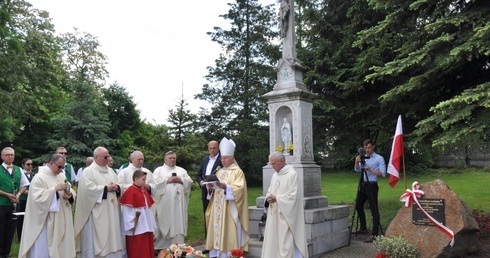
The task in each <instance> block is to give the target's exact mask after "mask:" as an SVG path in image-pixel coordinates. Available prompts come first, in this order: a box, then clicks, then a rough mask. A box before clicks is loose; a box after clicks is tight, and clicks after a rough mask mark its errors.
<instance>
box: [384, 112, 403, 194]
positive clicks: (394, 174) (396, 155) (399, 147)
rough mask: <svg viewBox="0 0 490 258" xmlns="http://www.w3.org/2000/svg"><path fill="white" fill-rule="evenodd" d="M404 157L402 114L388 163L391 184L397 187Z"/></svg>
mask: <svg viewBox="0 0 490 258" xmlns="http://www.w3.org/2000/svg"><path fill="white" fill-rule="evenodd" d="M402 158H403V129H402V116H401V115H400V116H398V122H397V123H396V130H395V137H394V138H393V145H392V147H391V155H390V163H389V164H388V174H390V182H389V183H390V186H391V187H395V186H396V183H398V180H399V179H400V172H401V167H402Z"/></svg>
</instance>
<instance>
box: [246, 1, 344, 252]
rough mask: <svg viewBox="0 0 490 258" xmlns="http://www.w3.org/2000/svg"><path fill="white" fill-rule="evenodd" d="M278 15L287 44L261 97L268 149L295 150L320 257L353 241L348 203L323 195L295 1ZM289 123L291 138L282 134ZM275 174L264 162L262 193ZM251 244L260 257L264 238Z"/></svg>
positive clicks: (255, 214)
mask: <svg viewBox="0 0 490 258" xmlns="http://www.w3.org/2000/svg"><path fill="white" fill-rule="evenodd" d="M279 19H280V22H281V34H282V37H283V38H282V43H283V49H282V58H281V59H280V60H279V63H278V66H277V83H276V84H275V85H274V89H273V91H271V92H269V93H267V94H265V95H263V96H262V97H263V98H266V99H267V100H268V106H269V122H270V128H269V133H270V142H269V149H270V153H272V152H274V151H276V147H277V146H279V145H281V146H283V145H286V144H287V143H289V145H288V146H284V149H285V150H288V149H289V147H290V146H291V147H293V151H292V154H289V155H286V162H287V163H288V164H289V165H291V166H294V168H295V170H296V172H297V173H298V181H299V184H300V191H303V193H304V208H305V223H306V234H307V242H308V254H309V257H320V255H321V254H323V253H325V252H328V251H330V250H333V249H337V248H340V247H343V246H346V245H347V244H348V243H349V237H350V231H349V218H348V216H349V208H348V206H344V205H342V206H333V205H328V198H327V197H326V196H322V195H321V194H322V193H321V169H320V166H318V165H317V164H316V163H315V161H314V156H313V126H312V109H313V99H314V98H316V94H314V93H312V92H310V91H308V89H307V88H306V86H305V84H304V83H303V71H304V67H303V66H302V65H301V62H300V61H299V60H298V59H297V54H296V45H295V42H296V36H295V32H294V31H295V30H294V27H295V26H294V24H295V22H294V0H282V1H281V6H280V9H279ZM286 122H287V125H286V126H284V124H285V123H286ZM288 127H289V128H290V129H289V133H290V134H292V135H290V137H291V138H285V137H283V136H284V135H285V134H287V133H286V130H288V129H287V128H288ZM283 130H285V131H284V132H283ZM289 139H290V141H289ZM273 173H274V169H273V168H272V166H271V165H266V166H264V167H263V195H265V194H266V193H267V189H268V188H269V185H270V181H271V177H272V175H273ZM264 199H265V196H261V197H259V198H257V200H256V206H252V207H249V210H250V233H251V238H252V239H259V237H260V232H259V227H258V224H259V222H260V219H261V217H262V214H263V205H264ZM250 249H251V250H250V253H249V254H248V255H247V257H260V250H261V242H258V241H252V243H251V245H250ZM257 249H258V250H257Z"/></svg>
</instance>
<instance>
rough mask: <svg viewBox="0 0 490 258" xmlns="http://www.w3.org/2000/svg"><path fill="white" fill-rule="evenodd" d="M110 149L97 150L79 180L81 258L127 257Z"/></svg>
mask: <svg viewBox="0 0 490 258" xmlns="http://www.w3.org/2000/svg"><path fill="white" fill-rule="evenodd" d="M109 157H110V156H109V152H108V151H107V149H106V148H104V147H97V148H96V149H95V150H94V162H93V163H92V164H91V165H90V166H89V167H87V168H86V169H85V170H84V173H83V177H82V178H80V181H79V183H78V198H77V204H76V209H75V225H74V229H75V244H76V249H77V254H78V257H83V258H94V257H108V258H120V257H122V256H123V240H122V229H121V208H120V207H119V201H118V196H119V195H120V189H119V186H118V185H117V175H116V174H115V173H114V171H113V170H112V169H110V168H109V167H108V166H107V162H108V158H109Z"/></svg>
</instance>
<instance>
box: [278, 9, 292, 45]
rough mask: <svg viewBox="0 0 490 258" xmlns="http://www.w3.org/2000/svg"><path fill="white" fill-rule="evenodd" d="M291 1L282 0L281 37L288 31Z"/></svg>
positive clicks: (280, 11) (280, 13)
mask: <svg viewBox="0 0 490 258" xmlns="http://www.w3.org/2000/svg"><path fill="white" fill-rule="evenodd" d="M289 9H290V8H289V3H288V0H282V1H281V6H280V7H279V22H280V24H281V38H284V37H286V34H287V33H288V20H289Z"/></svg>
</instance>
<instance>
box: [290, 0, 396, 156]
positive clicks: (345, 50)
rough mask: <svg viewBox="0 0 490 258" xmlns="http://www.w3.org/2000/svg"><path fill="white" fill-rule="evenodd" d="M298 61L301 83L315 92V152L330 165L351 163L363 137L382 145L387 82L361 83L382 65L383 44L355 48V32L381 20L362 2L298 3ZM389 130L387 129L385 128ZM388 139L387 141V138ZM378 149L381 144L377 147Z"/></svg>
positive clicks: (380, 16)
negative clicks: (373, 68) (366, 50)
mask: <svg viewBox="0 0 490 258" xmlns="http://www.w3.org/2000/svg"><path fill="white" fill-rule="evenodd" d="M297 3H298V5H299V8H298V9H299V10H301V12H300V13H299V14H298V21H299V22H300V24H299V25H300V28H299V29H298V40H299V42H300V43H301V44H298V46H301V47H299V49H298V58H299V59H300V60H303V61H304V65H305V66H306V67H307V71H306V72H305V84H306V85H307V86H308V87H310V89H311V90H312V91H313V92H314V93H317V94H318V95H319V96H320V98H318V99H317V100H315V102H314V109H313V120H314V123H313V124H314V137H315V142H316V144H315V147H314V148H315V153H316V152H317V151H318V152H319V151H322V152H327V153H328V155H329V160H330V162H334V163H339V164H346V161H347V160H348V164H351V162H352V161H351V160H352V159H351V155H349V153H352V152H353V151H356V150H357V147H358V145H359V144H360V143H361V142H362V141H363V140H364V139H366V138H373V139H375V140H378V141H383V137H380V134H381V135H382V134H383V131H384V130H387V126H386V122H385V121H387V117H388V116H389V115H390V114H389V112H386V110H385V109H383V108H382V107H381V106H380V105H379V102H378V100H377V99H378V98H379V96H381V94H383V93H384V92H385V91H386V90H387V89H388V87H389V85H387V84H383V83H377V84H371V83H368V82H365V79H364V78H365V76H366V75H367V74H368V73H369V68H370V67H371V66H373V65H375V64H381V63H383V60H384V59H385V58H387V57H389V55H390V52H389V51H388V50H387V47H386V46H380V47H379V48H378V49H377V50H376V51H373V52H369V53H364V52H362V49H359V48H357V47H354V46H353V43H354V42H355V40H356V39H357V38H356V34H357V33H358V32H359V31H361V30H363V29H365V28H369V27H370V26H373V25H375V24H376V22H377V21H379V20H382V19H383V18H384V15H383V13H382V12H379V11H375V10H372V9H371V8H369V6H368V3H367V2H366V1H356V0H355V1H342V0H327V1H320V0H315V1H303V0H298V1H297ZM388 128H389V130H390V132H391V128H390V127H388ZM385 140H386V138H385ZM380 146H381V145H380Z"/></svg>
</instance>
